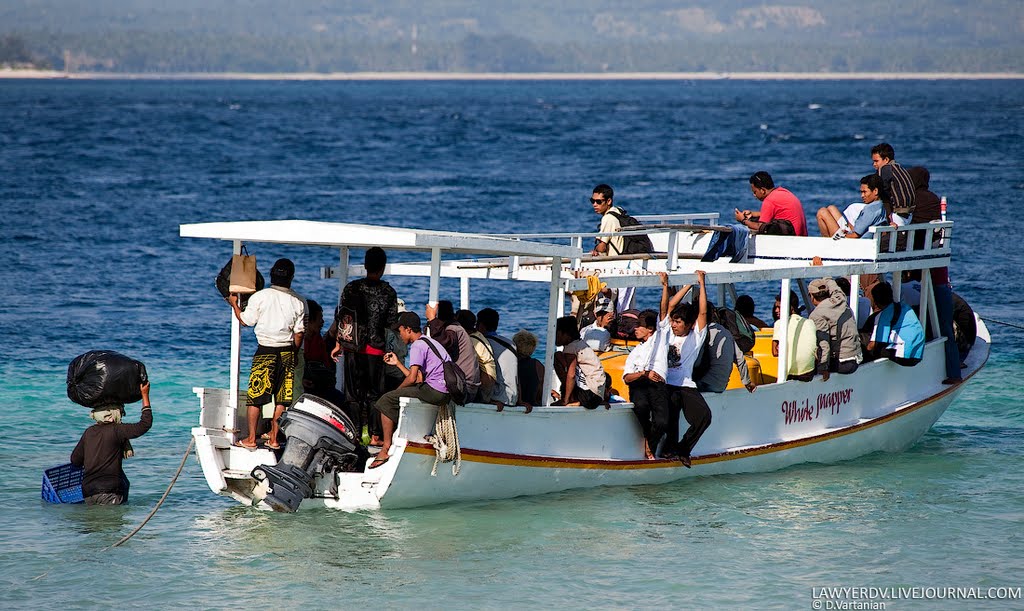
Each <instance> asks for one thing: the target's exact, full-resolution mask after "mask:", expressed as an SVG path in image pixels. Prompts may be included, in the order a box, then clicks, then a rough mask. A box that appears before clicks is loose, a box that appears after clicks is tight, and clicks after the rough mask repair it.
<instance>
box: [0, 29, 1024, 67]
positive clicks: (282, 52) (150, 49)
mask: <svg viewBox="0 0 1024 611" xmlns="http://www.w3.org/2000/svg"><path fill="white" fill-rule="evenodd" d="M1022 51H1024V45H1021V46H1020V47H1001V48H997V47H983V46H976V47H971V48H963V47H949V46H936V47H933V48H929V47H922V46H920V45H918V44H913V45H906V46H900V45H899V43H892V44H890V45H880V46H865V45H863V44H849V43H846V44H841V43H813V42H806V41H805V42H800V43H786V42H780V43H776V44H771V45H767V44H763V43H749V44H737V43H722V42H716V43H711V42H707V41H697V40H694V41H663V42H644V43H639V42H625V41H616V42H615V44H599V43H580V42H576V43H540V42H534V41H531V40H528V39H526V38H524V37H520V36H515V35H494V36H483V35H478V34H469V35H467V36H465V37H464V38H462V39H461V40H458V41H429V40H420V41H416V42H415V43H410V41H408V40H394V41H390V42H388V41H380V40H376V41H372V40H355V39H343V38H338V37H327V36H324V37H266V36H256V35H238V34H234V35H222V34H214V33H194V32H163V33H161V32H157V33H154V32H144V31H125V30H117V31H111V32H107V33H104V34H102V35H100V34H89V33H79V34H57V33H52V32H26V33H22V34H7V35H4V36H0V66H2V65H6V66H10V67H35V68H49V67H53V68H56V69H59V70H67V71H69V72H75V71H90V72H91V71H99V72H132V73H138V72H141V73H161V72H164V73H166V72H321V73H328V72H359V71H385V72H386V71H433V72H648V71H650V72H704V71H710V72H840V73H842V72H1020V71H1022V70H1024V52H1022Z"/></svg>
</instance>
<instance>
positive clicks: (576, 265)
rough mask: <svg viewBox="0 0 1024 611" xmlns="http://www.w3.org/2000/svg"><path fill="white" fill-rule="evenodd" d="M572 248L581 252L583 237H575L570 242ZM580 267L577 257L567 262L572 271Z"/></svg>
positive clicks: (580, 263)
mask: <svg viewBox="0 0 1024 611" xmlns="http://www.w3.org/2000/svg"><path fill="white" fill-rule="evenodd" d="M572 243H573V246H575V247H576V248H579V249H580V250H581V251H582V250H583V236H576V237H575V238H573V240H572ZM581 266H582V261H581V259H580V258H579V257H573V258H572V261H570V262H569V267H570V268H572V269H579V268H580V267H581Z"/></svg>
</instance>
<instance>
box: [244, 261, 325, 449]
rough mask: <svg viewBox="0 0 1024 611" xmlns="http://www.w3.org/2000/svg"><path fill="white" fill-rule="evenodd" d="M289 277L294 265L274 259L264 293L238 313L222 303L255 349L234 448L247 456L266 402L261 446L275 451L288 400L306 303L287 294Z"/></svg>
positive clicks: (299, 344) (254, 298)
mask: <svg viewBox="0 0 1024 611" xmlns="http://www.w3.org/2000/svg"><path fill="white" fill-rule="evenodd" d="M294 276H295V265H294V264H293V263H292V262H291V261H290V260H288V259H278V260H277V262H275V263H274V266H273V267H272V268H270V288H268V289H263V290H262V291H257V292H256V293H254V294H253V296H252V297H250V298H249V302H248V303H247V304H246V306H245V310H244V311H243V310H242V309H241V308H239V307H238V295H230V296H229V297H228V302H229V303H230V304H231V309H232V310H233V311H234V312H235V317H237V318H238V321H239V322H240V323H242V324H243V325H245V326H248V327H253V330H254V331H255V333H256V341H257V342H258V344H259V345H258V346H257V348H256V354H254V355H253V357H252V368H251V371H250V373H249V390H248V392H247V397H246V401H245V404H246V405H247V406H248V413H247V414H246V416H247V422H248V427H249V431H248V432H249V435H248V437H246V438H245V439H243V440H240V441H239V442H238V443H237V444H236V445H238V446H240V447H243V448H246V449H248V450H255V449H256V433H257V427H258V425H259V416H260V408H261V407H262V406H263V405H265V404H267V403H269V402H270V401H274V402H275V408H274V418H273V420H271V423H270V433H269V435H268V438H267V443H266V446H267V448H269V449H271V450H279V449H281V446H280V445H278V441H277V436H278V423H277V420H278V418H280V417H281V414H283V413H284V409H285V407H286V406H287V405H290V404H291V402H292V399H293V398H294V394H293V393H294V391H293V388H294V382H295V364H296V354H297V352H298V350H299V347H300V346H302V336H303V334H304V333H305V330H306V326H305V325H306V317H307V313H306V312H307V310H306V300H305V299H303V298H302V297H300V296H299V295H298V294H297V293H295V292H294V291H292V290H291V285H292V278H293V277H294Z"/></svg>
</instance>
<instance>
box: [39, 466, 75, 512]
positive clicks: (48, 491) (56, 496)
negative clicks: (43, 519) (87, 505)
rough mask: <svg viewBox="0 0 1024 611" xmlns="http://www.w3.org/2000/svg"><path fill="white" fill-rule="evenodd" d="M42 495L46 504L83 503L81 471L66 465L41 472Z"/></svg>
mask: <svg viewBox="0 0 1024 611" xmlns="http://www.w3.org/2000/svg"><path fill="white" fill-rule="evenodd" d="M42 495H43V500H44V501H46V502H47V503H84V502H85V500H84V499H83V498H82V469H81V468H80V467H76V466H75V465H73V464H71V463H68V464H66V465H61V466H59V467H53V468H50V469H47V470H46V471H43V493H42Z"/></svg>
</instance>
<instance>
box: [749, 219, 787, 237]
mask: <svg viewBox="0 0 1024 611" xmlns="http://www.w3.org/2000/svg"><path fill="white" fill-rule="evenodd" d="M757 232H758V233H760V234H763V235H796V229H795V228H794V227H793V223H791V222H789V221H787V220H786V219H772V220H770V221H768V222H767V223H765V224H763V225H761V228H760V229H758V230H757Z"/></svg>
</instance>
